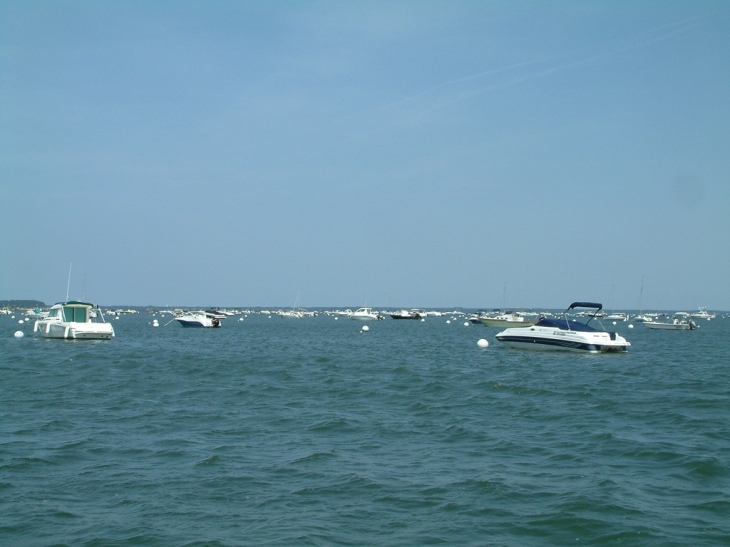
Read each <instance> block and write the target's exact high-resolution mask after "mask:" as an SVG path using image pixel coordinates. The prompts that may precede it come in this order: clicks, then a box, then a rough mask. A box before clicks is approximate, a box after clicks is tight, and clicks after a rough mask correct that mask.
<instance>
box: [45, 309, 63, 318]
mask: <svg viewBox="0 0 730 547" xmlns="http://www.w3.org/2000/svg"><path fill="white" fill-rule="evenodd" d="M59 311H61V310H59V309H58V308H56V309H54V310H51V311H49V312H48V317H58V312H59Z"/></svg>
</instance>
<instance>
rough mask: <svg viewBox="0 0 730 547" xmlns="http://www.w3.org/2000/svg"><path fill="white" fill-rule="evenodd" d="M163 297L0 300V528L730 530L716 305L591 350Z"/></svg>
mask: <svg viewBox="0 0 730 547" xmlns="http://www.w3.org/2000/svg"><path fill="white" fill-rule="evenodd" d="M155 317H157V318H158V320H159V322H160V325H164V324H165V322H166V321H168V320H169V319H168V318H169V316H163V317H159V316H154V317H153V316H152V315H150V314H149V313H140V314H138V315H129V316H122V317H120V318H119V319H118V320H114V321H113V324H114V328H115V331H116V338H115V339H113V340H110V341H100V342H89V341H64V340H48V339H41V338H37V337H34V336H33V335H32V324H27V325H25V326H23V327H19V325H18V324H17V320H11V319H10V318H9V317H2V316H0V545H7V546H51V545H53V546H62V545H65V546H74V547H76V546H88V547H91V546H133V545H134V546H136V545H145V546H248V545H251V546H253V545H256V546H260V545H282V546H297V545H356V546H360V545H388V546H399V545H404V546H405V545H409V546H410V545H414V546H416V545H460V546H461V545H495V546H497V545H506V546H512V545H515V546H525V545H527V546H529V545H535V546H543V545H560V546H564V545H630V546H641V545H652V546H654V545H656V546H663V547H667V546H688V545H692V546H695V545H702V546H713V545H730V361H729V359H728V353H729V350H730V336H729V335H730V320H729V319H722V318H718V319H715V320H712V321H709V322H707V321H701V328H700V329H699V330H696V331H652V330H649V329H647V328H646V327H644V326H643V325H641V324H636V325H635V328H633V329H629V328H628V323H619V324H618V325H617V326H615V327H613V326H612V325H611V326H610V328H612V329H615V330H617V331H619V332H620V333H621V334H623V335H624V336H626V338H627V339H628V340H629V341H630V342H631V343H632V346H631V348H630V351H629V353H627V354H620V355H619V354H611V355H582V354H571V353H539V352H530V351H524V350H516V349H510V348H508V347H506V346H504V345H502V344H500V343H499V342H498V341H497V340H496V339H495V337H494V335H495V334H496V333H497V332H499V329H490V328H487V327H484V326H482V325H472V324H469V326H465V325H464V319H463V318H454V319H453V320H452V318H451V317H447V316H444V317H433V318H431V317H430V318H428V319H427V320H426V321H424V322H421V321H393V320H390V319H389V320H386V321H379V322H370V323H368V326H369V327H370V330H369V332H362V331H361V327H362V325H363V324H362V323H360V322H356V321H351V320H348V319H346V318H342V319H339V320H335V319H334V318H333V317H331V316H325V315H320V316H319V317H315V318H304V319H282V318H279V317H276V316H274V317H272V318H269V317H268V316H266V315H250V316H249V317H246V318H245V319H244V320H243V321H238V320H237V319H235V318H229V319H225V320H224V321H223V326H222V327H221V328H220V329H184V328H181V327H180V326H179V325H178V324H177V322H173V323H171V324H169V325H168V326H166V327H163V326H160V327H159V328H154V327H153V326H152V320H153V319H154V318H155ZM165 317H168V318H165ZM447 321H450V323H447ZM607 326H608V325H607ZM18 328H21V329H23V330H24V331H25V333H26V336H25V337H24V338H14V337H13V333H14V332H15V331H16V330H18ZM480 338H486V339H487V340H488V341H489V342H490V345H489V347H487V348H485V349H482V348H479V347H478V346H477V341H478V340H479V339H480Z"/></svg>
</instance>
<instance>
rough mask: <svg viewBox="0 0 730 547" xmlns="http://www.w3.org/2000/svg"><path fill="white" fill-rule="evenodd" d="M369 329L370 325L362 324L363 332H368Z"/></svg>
mask: <svg viewBox="0 0 730 547" xmlns="http://www.w3.org/2000/svg"><path fill="white" fill-rule="evenodd" d="M369 330H370V327H368V326H367V325H363V326H362V331H363V332H367V331H369Z"/></svg>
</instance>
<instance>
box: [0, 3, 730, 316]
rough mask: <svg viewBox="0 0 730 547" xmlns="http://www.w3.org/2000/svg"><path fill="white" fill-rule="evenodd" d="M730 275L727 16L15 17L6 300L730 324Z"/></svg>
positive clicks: (2, 246)
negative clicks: (723, 318) (710, 316)
mask: <svg viewBox="0 0 730 547" xmlns="http://www.w3.org/2000/svg"><path fill="white" fill-rule="evenodd" d="M69 270H70V271H71V275H70V284H69ZM729 280H730V3H729V2H726V1H723V0H718V1H706V0H698V1H693V2H686V1H672V0H668V1H640V2H614V1H556V2H542V1H539V2H538V1H515V2H503V1H476V0H474V1H458V0H455V1H449V2H433V1H432V2H429V1H420V0H419V1H403V2H398V1H384V2H378V1H357V0H356V1H353V2H334V1H331V2H330V1H322V2H306V1H295V2H294V1H292V2H285V1H282V2H270V1H266V2H263V1H262V2H255V1H253V2H238V1H216V0H206V1H185V0H181V1H177V2H163V1H158V2H155V1H124V2H96V1H81V0H78V1H63V0H59V1H36V2H21V1H12V0H0V299H37V300H41V301H44V302H46V303H52V302H57V301H61V300H63V299H64V298H65V297H66V292H67V287H68V288H69V294H68V296H69V298H74V299H84V300H89V301H92V302H95V303H99V304H101V305H113V304H119V305H122V304H126V305H130V306H147V305H154V306H181V305H185V306H221V307H224V306H230V307H233V306H267V307H268V306H271V307H291V306H294V305H295V304H297V305H299V306H302V307H319V306H323V307H357V306H365V305H368V306H374V307H386V306H387V307H391V308H397V307H428V308H451V307H467V308H496V307H509V308H516V307H519V308H565V307H567V305H568V304H569V303H570V302H573V301H576V300H583V301H586V300H588V301H597V302H601V303H603V305H604V307H606V308H607V309H639V308H643V309H666V310H680V309H684V310H693V309H697V308H698V307H699V306H707V307H708V308H709V309H714V310H730V283H729V282H728V281H729ZM642 287H643V289H642Z"/></svg>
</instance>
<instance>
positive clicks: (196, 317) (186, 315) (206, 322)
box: [175, 311, 221, 328]
mask: <svg viewBox="0 0 730 547" xmlns="http://www.w3.org/2000/svg"><path fill="white" fill-rule="evenodd" d="M175 321H177V322H178V323H180V324H181V325H182V326H183V327H187V328H218V327H220V326H221V320H220V319H218V318H217V317H211V316H210V315H209V314H207V313H205V312H204V311H188V312H181V313H178V314H177V315H176V316H175Z"/></svg>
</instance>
